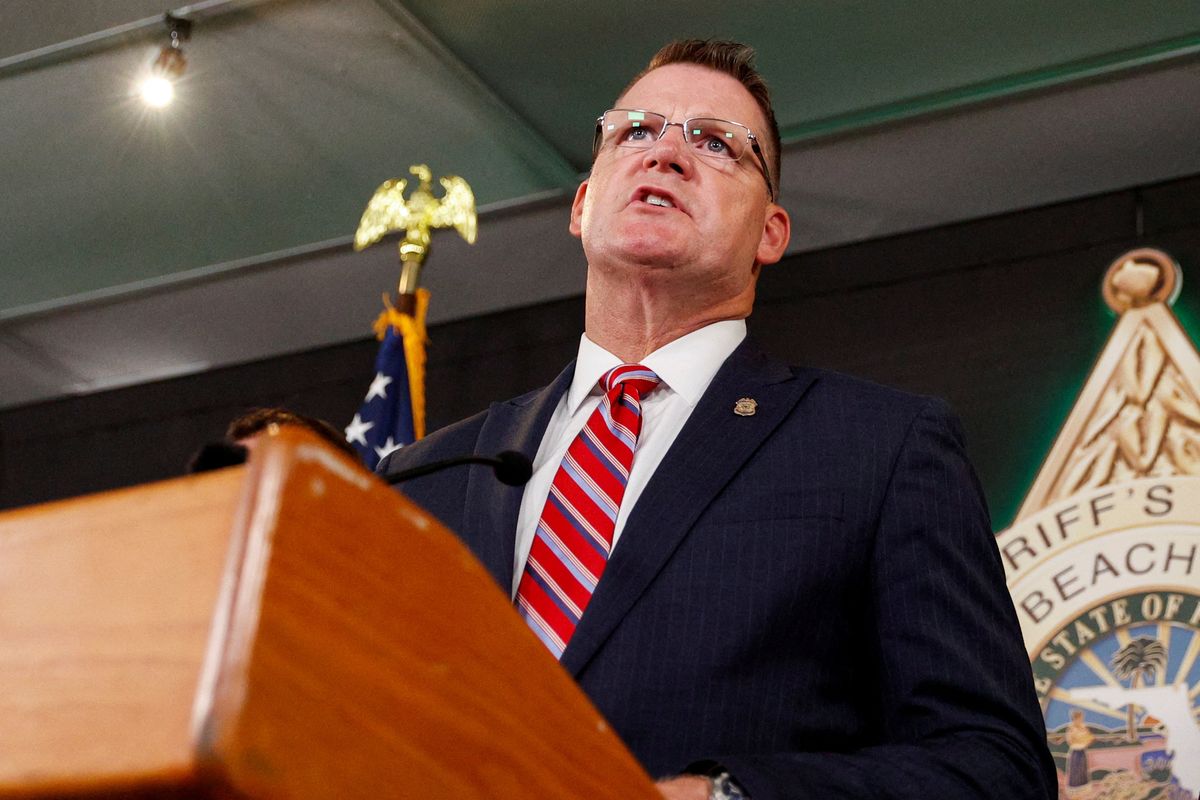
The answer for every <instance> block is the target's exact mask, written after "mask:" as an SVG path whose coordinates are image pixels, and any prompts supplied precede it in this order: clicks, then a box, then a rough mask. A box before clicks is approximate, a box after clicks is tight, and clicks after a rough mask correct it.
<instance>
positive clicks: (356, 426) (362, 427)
mask: <svg viewBox="0 0 1200 800" xmlns="http://www.w3.org/2000/svg"><path fill="white" fill-rule="evenodd" d="M374 427H375V423H374V422H363V418H362V415H361V414H355V415H354V419H353V420H351V421H350V424H349V425H347V426H346V441H347V442H358V443H359V444H361V445H362V446H363V447H366V446H367V431H369V430H371V428H374Z"/></svg>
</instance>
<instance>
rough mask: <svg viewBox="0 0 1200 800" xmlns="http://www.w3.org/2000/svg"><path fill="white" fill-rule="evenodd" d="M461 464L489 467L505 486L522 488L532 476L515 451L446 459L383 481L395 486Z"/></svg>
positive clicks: (528, 464)
mask: <svg viewBox="0 0 1200 800" xmlns="http://www.w3.org/2000/svg"><path fill="white" fill-rule="evenodd" d="M463 464H484V465H486V466H489V467H491V468H492V470H493V471H494V472H495V473H496V480H498V481H500V482H501V483H503V484H505V485H506V486H524V485H525V484H526V483H528V482H529V479H530V477H532V476H533V463H532V462H530V460H529V459H528V458H527V457H526V456H525V455H524V454H522V453H518V452H517V451H515V450H505V451H504V452H502V453H497V454H496V455H495V456H459V457H458V458H447V459H445V460H444V461H434V462H433V463H432V464H422V465H421V466H419V467H413V468H412V469H405V470H401V471H400V472H397V473H395V474H394V475H385V476H383V479H384V480H385V481H387V482H388V483H390V484H392V485H395V484H397V483H403V482H404V481H407V480H411V479H412V478H420V477H421V476H423V475H429V474H431V473H434V472H441V471H442V470H444V469H449V468H450V467H457V466H461V465H463Z"/></svg>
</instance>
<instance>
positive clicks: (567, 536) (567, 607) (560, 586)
mask: <svg viewBox="0 0 1200 800" xmlns="http://www.w3.org/2000/svg"><path fill="white" fill-rule="evenodd" d="M657 385H658V376H657V375H655V374H654V373H653V372H651V371H650V370H648V369H646V368H645V367H643V366H641V365H639V364H622V365H621V366H619V367H614V368H613V369H611V370H609V371H608V372H607V373H605V374H604V377H602V378H601V379H600V386H601V388H602V389H603V390H604V397H603V398H602V399H601V401H600V405H598V406H597V407H596V410H595V411H593V412H592V414H591V416H589V417H588V420H587V422H586V423H584V426H583V428H582V429H581V430H580V432H579V434H578V435H577V436H576V437H575V439H574V441H572V442H571V445H570V447H568V448H567V452H566V455H565V456H564V457H563V460H562V464H560V465H559V468H558V472H557V473H555V475H554V480H553V481H552V482H551V484H550V493H549V495H548V496H547V498H546V505H545V507H544V508H543V509H542V516H541V520H540V521H539V523H538V527H537V531H536V532H535V534H534V538H533V546H532V547H531V548H530V551H529V559H528V560H527V561H526V562H525V572H524V573H523V574H522V575H521V581H520V583H518V585H517V597H516V603H517V610H518V611H519V612H520V614H521V616H522V617H524V618H525V621H526V622H527V623H528V624H529V627H530V628H532V629H533V632H534V633H536V634H537V636H538V638H540V639H541V640H542V643H543V644H545V645H546V647H547V648H549V650H550V652H551V653H553V654H554V655H555V657H556V658H557V657H561V656H562V653H563V650H565V649H566V647H567V643H568V642H569V641H570V639H571V635H572V634H573V633H574V632H575V627H576V626H577V625H578V624H579V620H580V618H581V617H582V616H583V612H584V609H586V608H587V605H588V601H590V600H591V598H592V593H593V592H594V591H595V589H596V584H597V583H598V582H599V580H600V575H601V573H602V572H603V571H604V567H605V565H606V564H607V563H608V556H609V553H610V552H611V551H612V540H613V531H614V530H615V528H616V523H617V512H618V511H619V510H620V508H621V500H622V499H623V498H624V496H625V486H626V484H627V483H628V481H629V470H630V467H632V465H633V454H634V451H635V449H636V448H637V440H638V435H639V433H640V432H641V428H642V404H641V399H642V397H644V396H645V395H646V394H647V393H648V392H650V391H652V390H653V389H654V387H655V386H657Z"/></svg>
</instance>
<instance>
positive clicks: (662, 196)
mask: <svg viewBox="0 0 1200 800" xmlns="http://www.w3.org/2000/svg"><path fill="white" fill-rule="evenodd" d="M635 197H636V199H637V200H640V201H641V202H643V203H645V204H647V205H651V206H657V207H658V208H678V206H677V205H676V204H675V198H674V197H672V196H671V195H669V194H667V193H666V192H662V191H658V190H655V189H651V188H649V187H642V188H640V189H638V191H637V194H636V195H635ZM681 210H682V209H681Z"/></svg>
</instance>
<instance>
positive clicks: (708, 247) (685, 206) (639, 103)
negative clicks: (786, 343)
mask: <svg viewBox="0 0 1200 800" xmlns="http://www.w3.org/2000/svg"><path fill="white" fill-rule="evenodd" d="M616 105H617V107H620V108H634V109H643V110H646V111H654V112H658V113H660V114H663V115H664V116H666V117H667V119H668V121H670V122H673V123H678V122H682V121H683V120H685V119H688V118H690V117H717V118H720V119H726V120H730V121H733V122H740V123H742V124H743V125H746V126H747V127H749V128H750V130H751V131H752V132H754V133H755V135H757V136H759V137H760V142H765V140H766V128H767V125H766V121H765V119H764V118H763V114H762V112H761V111H760V110H759V108H758V104H757V103H756V102H755V101H754V98H753V97H752V96H751V95H750V93H749V92H748V91H747V90H746V88H745V87H743V86H742V85H741V84H740V83H739V82H738V81H737V80H736V79H734V78H732V77H730V76H729V75H726V74H724V73H721V72H718V71H716V70H712V69H709V68H707V67H702V66H699V65H695V64H670V65H668V66H665V67H660V68H658V69H656V70H653V71H652V72H650V73H648V74H647V75H645V76H644V77H643V78H642V79H641V80H639V81H638V82H637V83H636V84H634V85H633V86H632V87H631V88H630V89H629V91H628V92H626V93H625V95H624V96H622V97H621V98H620V99H619V100H618V101H617V103H616ZM768 155H769V154H768ZM663 200H666V201H667V203H666V204H663V202H662V201H663ZM788 231H789V228H788V222H787V214H786V213H785V212H784V211H783V209H782V208H780V207H779V206H777V205H775V204H774V203H772V202H771V201H770V197H769V196H768V191H767V185H766V181H765V180H764V179H763V175H762V172H761V171H760V169H759V167H758V159H757V158H755V157H754V154H753V153H750V152H748V153H747V154H746V155H745V156H743V158H742V159H741V160H740V161H737V162H730V163H719V162H713V161H712V160H711V159H708V158H703V157H700V156H698V155H697V154H696V152H695V150H694V149H693V147H692V146H690V145H688V144H687V143H685V142H684V140H683V134H682V132H681V129H680V128H679V127H678V126H670V127H668V128H667V132H666V134H664V135H663V137H662V138H661V139H659V140H658V141H657V142H656V143H655V144H654V145H653V146H651V147H650V148H649V149H645V150H638V149H632V148H625V147H615V146H612V145H605V146H604V147H602V148H601V150H600V153H599V154H598V155H597V157H596V162H595V164H594V165H593V167H592V174H591V177H590V178H589V179H588V180H587V181H585V182H584V183H583V184H582V185H581V186H580V187H579V191H578V192H577V194H576V196H575V203H574V205H573V206H572V209H571V232H572V233H574V234H575V235H576V236H579V237H581V238H582V240H583V248H584V251H585V252H586V254H587V257H588V264H589V268H590V269H613V268H616V269H629V268H631V267H632V268H633V269H634V270H635V271H636V272H637V273H638V274H641V275H643V276H644V275H646V274H647V273H653V272H654V271H656V270H662V271H665V272H666V274H669V275H671V276H673V277H679V278H683V279H686V282H687V285H688V286H689V287H691V289H693V290H694V291H697V292H701V293H703V294H705V295H709V294H711V295H712V296H713V297H722V296H733V295H736V294H738V293H740V292H743V291H746V288H747V285H749V286H750V287H751V290H752V285H753V282H754V280H755V278H757V273H758V265H759V264H769V263H773V262H775V261H778V260H779V258H780V257H781V256H782V255H783V251H784V248H786V246H787V238H788Z"/></svg>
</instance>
